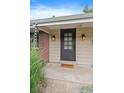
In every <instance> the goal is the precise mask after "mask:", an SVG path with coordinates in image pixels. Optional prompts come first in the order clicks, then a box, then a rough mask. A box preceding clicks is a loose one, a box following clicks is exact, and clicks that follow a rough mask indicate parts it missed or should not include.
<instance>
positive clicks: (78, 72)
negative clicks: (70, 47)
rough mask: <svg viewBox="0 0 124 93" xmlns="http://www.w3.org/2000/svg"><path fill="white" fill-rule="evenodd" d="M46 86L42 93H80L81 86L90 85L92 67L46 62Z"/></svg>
mask: <svg viewBox="0 0 124 93" xmlns="http://www.w3.org/2000/svg"><path fill="white" fill-rule="evenodd" d="M46 77H47V88H46V89H45V90H44V93H80V89H81V87H82V86H88V85H92V83H93V82H92V67H91V66H77V65H75V67H74V68H65V67H61V65H60V64H55V63H48V64H47V66H46Z"/></svg>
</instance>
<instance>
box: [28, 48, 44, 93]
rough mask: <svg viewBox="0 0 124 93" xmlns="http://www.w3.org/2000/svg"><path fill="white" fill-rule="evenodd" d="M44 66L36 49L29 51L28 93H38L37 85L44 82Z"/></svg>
mask: <svg viewBox="0 0 124 93" xmlns="http://www.w3.org/2000/svg"><path fill="white" fill-rule="evenodd" d="M44 67H45V64H44V63H43V60H41V58H40V56H39V54H38V51H37V49H36V48H31V49H30V93H38V84H39V83H41V82H40V81H44V80H45V77H44Z"/></svg>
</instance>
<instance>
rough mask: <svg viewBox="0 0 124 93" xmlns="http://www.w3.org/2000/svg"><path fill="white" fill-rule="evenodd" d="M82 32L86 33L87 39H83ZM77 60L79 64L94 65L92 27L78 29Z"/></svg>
mask: <svg viewBox="0 0 124 93" xmlns="http://www.w3.org/2000/svg"><path fill="white" fill-rule="evenodd" d="M81 34H85V35H86V39H85V40H82V38H81ZM76 37H77V38H76V62H77V63H78V64H88V65H92V60H93V45H92V38H93V30H92V28H78V29H76Z"/></svg>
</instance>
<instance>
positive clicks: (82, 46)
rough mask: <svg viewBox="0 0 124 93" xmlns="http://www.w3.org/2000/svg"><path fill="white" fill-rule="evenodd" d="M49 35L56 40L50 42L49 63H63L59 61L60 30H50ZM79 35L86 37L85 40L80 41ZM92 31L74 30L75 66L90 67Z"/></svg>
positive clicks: (90, 29)
mask: <svg viewBox="0 0 124 93" xmlns="http://www.w3.org/2000/svg"><path fill="white" fill-rule="evenodd" d="M51 34H53V35H55V36H56V40H55V41H52V40H51V36H50V37H49V41H50V46H49V48H50V57H49V59H50V62H63V61H61V60H60V30H52V31H51ZM81 34H85V35H86V40H84V41H83V40H82V38H81ZM92 38H93V29H92V28H77V29H76V64H88V65H92V60H93V45H92V43H93V42H92Z"/></svg>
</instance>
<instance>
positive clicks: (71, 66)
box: [61, 64, 74, 68]
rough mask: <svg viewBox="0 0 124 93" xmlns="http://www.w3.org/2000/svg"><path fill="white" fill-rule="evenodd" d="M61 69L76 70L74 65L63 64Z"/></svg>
mask: <svg viewBox="0 0 124 93" xmlns="http://www.w3.org/2000/svg"><path fill="white" fill-rule="evenodd" d="M61 67H65V68H74V65H73V64H61Z"/></svg>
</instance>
